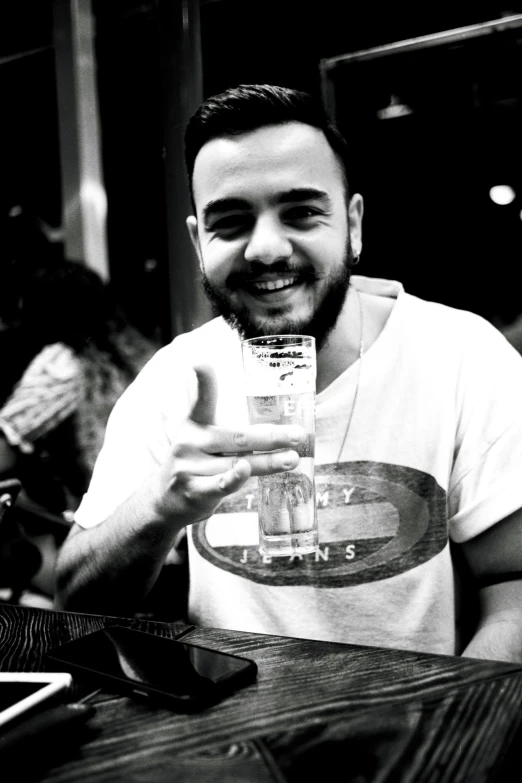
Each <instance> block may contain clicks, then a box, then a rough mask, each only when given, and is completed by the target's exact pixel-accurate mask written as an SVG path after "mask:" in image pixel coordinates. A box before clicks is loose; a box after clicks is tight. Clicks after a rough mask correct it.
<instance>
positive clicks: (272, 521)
mask: <svg viewBox="0 0 522 783" xmlns="http://www.w3.org/2000/svg"><path fill="white" fill-rule="evenodd" d="M242 345H243V367H244V371H245V382H246V392H247V400H248V412H249V418H250V423H251V424H265V423H267V422H270V423H276V424H299V425H300V426H302V427H303V428H304V430H305V432H306V438H305V441H304V442H303V443H302V444H301V445H300V446H299V448H298V454H299V457H300V460H299V464H298V466H297V467H296V468H294V469H293V470H289V471H286V472H284V473H276V474H274V475H272V476H260V477H259V483H258V512H259V548H260V551H261V553H262V554H266V555H292V554H294V553H297V554H308V553H310V552H316V551H317V549H318V548H319V542H318V531H317V513H316V505H315V482H314V456H315V380H316V356H315V339H314V338H313V337H308V336H305V335H279V334H276V335H269V336H266V337H255V338H253V339H251V340H245V341H244V342H243V344H242Z"/></svg>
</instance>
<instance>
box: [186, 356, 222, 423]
mask: <svg viewBox="0 0 522 783" xmlns="http://www.w3.org/2000/svg"><path fill="white" fill-rule="evenodd" d="M194 372H195V373H196V377H197V381H198V396H197V399H196V402H195V403H194V407H193V408H192V411H191V413H190V418H191V419H192V421H195V422H198V423H199V424H212V423H213V421H214V415H215V412H216V403H217V379H216V374H215V372H214V370H213V369H212V368H211V367H210V366H209V365H197V366H196V367H194Z"/></svg>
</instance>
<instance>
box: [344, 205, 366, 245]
mask: <svg viewBox="0 0 522 783" xmlns="http://www.w3.org/2000/svg"><path fill="white" fill-rule="evenodd" d="M363 213H364V202H363V197H362V196H361V194H360V193H354V194H353V196H352V197H351V199H350V204H349V206H348V230H349V231H350V243H351V246H352V250H353V252H354V253H355V255H357V256H360V255H361V251H362V219H363Z"/></svg>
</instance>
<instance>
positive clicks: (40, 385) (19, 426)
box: [0, 343, 82, 453]
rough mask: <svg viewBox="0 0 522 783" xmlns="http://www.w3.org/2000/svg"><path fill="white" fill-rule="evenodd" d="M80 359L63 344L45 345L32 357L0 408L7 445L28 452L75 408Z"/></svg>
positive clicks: (0, 427) (1, 422)
mask: <svg viewBox="0 0 522 783" xmlns="http://www.w3.org/2000/svg"><path fill="white" fill-rule="evenodd" d="M81 376H82V369H81V362H80V360H79V359H78V357H77V356H76V355H75V353H74V351H73V350H72V348H70V347H69V346H67V345H64V344H63V343H54V344H53V345H47V346H45V348H43V349H42V350H41V351H40V353H39V354H38V355H37V356H36V357H35V358H34V359H33V360H32V362H31V363H30V364H29V366H28V367H27V369H26V371H25V372H24V374H23V376H22V378H21V379H20V381H19V382H18V384H17V385H16V386H15V388H14V390H13V392H12V394H11V395H10V397H9V398H8V399H7V400H6V402H5V404H4V406H3V407H2V409H1V410H0V430H2V432H3V433H4V436H5V438H6V439H7V441H8V442H9V444H10V445H11V446H14V447H16V448H19V449H20V451H22V452H25V453H31V452H32V451H33V450H34V443H35V442H36V441H37V440H38V439H39V438H41V437H43V436H44V435H47V434H48V433H49V432H51V431H52V430H54V429H55V428H56V427H57V426H58V425H59V424H60V423H61V422H62V421H64V420H65V419H66V418H68V417H69V416H71V415H72V414H73V413H74V412H75V411H76V409H77V407H78V404H79V401H80V396H81Z"/></svg>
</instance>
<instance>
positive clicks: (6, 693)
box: [0, 682, 47, 712]
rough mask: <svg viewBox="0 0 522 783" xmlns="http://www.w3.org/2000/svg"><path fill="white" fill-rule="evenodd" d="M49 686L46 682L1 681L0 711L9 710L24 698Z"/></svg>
mask: <svg viewBox="0 0 522 783" xmlns="http://www.w3.org/2000/svg"><path fill="white" fill-rule="evenodd" d="M46 687H47V683H46V682H2V683H0V712H3V711H4V710H7V709H8V707H12V706H13V705H14V704H18V702H19V701H22V699H26V698H27V697H28V696H32V694H33V693H37V692H38V691H41V690H42V689H43V688H46Z"/></svg>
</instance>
